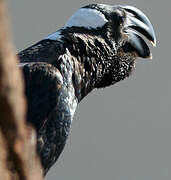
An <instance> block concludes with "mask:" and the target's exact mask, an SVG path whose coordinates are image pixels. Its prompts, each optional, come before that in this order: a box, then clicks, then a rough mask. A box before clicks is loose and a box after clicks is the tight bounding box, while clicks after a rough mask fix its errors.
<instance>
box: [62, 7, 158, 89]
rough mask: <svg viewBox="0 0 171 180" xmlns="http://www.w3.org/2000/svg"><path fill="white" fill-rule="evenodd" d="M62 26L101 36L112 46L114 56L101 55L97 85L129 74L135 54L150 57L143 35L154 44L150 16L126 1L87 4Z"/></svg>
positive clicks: (99, 85)
mask: <svg viewBox="0 0 171 180" xmlns="http://www.w3.org/2000/svg"><path fill="white" fill-rule="evenodd" d="M64 28H65V29H72V30H73V29H75V30H73V31H77V32H78V31H79V33H83V34H85V33H90V34H92V35H95V36H96V37H100V38H101V39H103V40H104V42H106V43H107V44H108V45H109V46H110V49H112V52H113V56H112V57H109V58H108V57H105V58H104V64H105V65H103V67H105V68H104V69H105V70H104V71H105V73H104V74H103V77H101V80H100V82H99V83H98V85H97V87H105V86H108V85H111V84H114V83H115V82H118V81H120V80H122V79H124V78H125V77H127V76H129V75H130V73H131V71H132V69H133V67H134V62H135V59H136V58H137V57H141V58H150V59H151V58H152V54H151V52H150V49H149V47H148V45H147V43H146V42H145V41H144V37H146V38H147V39H148V40H149V41H150V42H151V43H152V45H153V46H155V45H156V36H155V32H154V29H153V26H152V24H151V22H150V21H149V19H148V18H147V17H146V15H145V14H144V13H143V12H141V11H140V10H139V9H137V8H135V7H132V6H127V5H118V6H112V5H105V4H91V5H87V6H85V7H83V8H81V9H79V10H77V11H76V12H75V13H74V14H73V15H72V16H71V17H70V18H69V20H68V21H67V23H66V24H65V27H64Z"/></svg>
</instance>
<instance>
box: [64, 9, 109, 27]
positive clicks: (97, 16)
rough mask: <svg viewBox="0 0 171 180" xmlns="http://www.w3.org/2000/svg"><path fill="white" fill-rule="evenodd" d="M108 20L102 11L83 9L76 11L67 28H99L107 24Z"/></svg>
mask: <svg viewBox="0 0 171 180" xmlns="http://www.w3.org/2000/svg"><path fill="white" fill-rule="evenodd" d="M106 22H107V19H106V18H105V16H104V15H103V13H101V12H100V11H98V10H96V9H88V8H81V9H79V10H78V11H76V12H75V13H74V14H73V15H72V16H71V17H70V18H69V20H68V21H67V23H66V25H65V28H66V27H72V26H76V27H85V28H89V29H91V28H97V27H102V26H103V25H104V24H106Z"/></svg>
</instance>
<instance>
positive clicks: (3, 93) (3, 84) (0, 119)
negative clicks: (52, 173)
mask: <svg viewBox="0 0 171 180" xmlns="http://www.w3.org/2000/svg"><path fill="white" fill-rule="evenodd" d="M17 64H18V60H17V57H16V54H15V52H14V50H13V48H12V45H11V43H10V40H9V34H8V19H7V10H6V2H5V0H0V176H1V178H0V179H3V180H12V179H16V180H18V179H20V180H41V179H43V178H42V177H43V176H42V174H43V173H42V169H41V166H40V162H39V158H38V157H37V153H36V135H35V132H34V130H33V128H32V127H31V126H30V125H28V124H26V122H25V117H26V100H25V97H24V87H23V78H22V73H21V71H20V70H19V68H18V66H17Z"/></svg>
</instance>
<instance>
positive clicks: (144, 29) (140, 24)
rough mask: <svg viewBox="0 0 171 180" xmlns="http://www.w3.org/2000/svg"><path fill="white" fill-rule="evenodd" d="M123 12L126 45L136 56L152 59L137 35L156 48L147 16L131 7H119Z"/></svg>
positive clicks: (154, 36)
mask: <svg viewBox="0 0 171 180" xmlns="http://www.w3.org/2000/svg"><path fill="white" fill-rule="evenodd" d="M120 7H121V8H122V9H124V10H125V13H126V22H125V25H124V32H125V33H126V34H127V36H128V40H127V43H128V44H129V45H131V46H132V48H133V49H134V50H135V51H136V53H137V54H138V56H140V57H142V58H150V59H152V54H151V53H150V49H149V47H148V45H147V44H146V42H145V41H144V40H143V39H142V37H141V36H140V35H139V34H142V35H144V36H145V37H146V38H147V39H148V40H149V41H150V42H151V43H152V45H153V46H156V35H155V32H154V29H153V26H152V24H151V22H150V20H149V19H148V18H147V16H146V15H145V14H144V13H143V12H141V11H140V10H139V9H137V8H135V7H132V6H120Z"/></svg>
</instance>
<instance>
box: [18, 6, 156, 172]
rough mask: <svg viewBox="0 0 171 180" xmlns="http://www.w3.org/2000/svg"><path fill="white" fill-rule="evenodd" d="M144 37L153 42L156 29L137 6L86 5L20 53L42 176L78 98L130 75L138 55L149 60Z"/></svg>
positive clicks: (62, 139) (59, 147)
mask: <svg viewBox="0 0 171 180" xmlns="http://www.w3.org/2000/svg"><path fill="white" fill-rule="evenodd" d="M144 38H146V40H148V41H150V42H151V44H152V45H153V46H156V35H155V31H154V28H153V26H152V24H151V22H150V20H149V19H148V18H147V16H146V15H145V14H144V13H143V12H142V11H141V10H139V9H137V8H136V7H133V6H129V5H108V4H88V5H86V6H84V7H81V8H80V9H78V10H77V11H76V12H75V13H74V14H73V15H72V16H71V17H70V18H69V19H68V21H67V22H66V24H65V25H64V26H63V27H62V28H61V29H59V30H57V31H56V32H54V33H52V34H50V35H48V36H46V37H45V38H43V39H42V40H40V41H39V42H37V43H35V44H34V45H32V46H30V47H28V48H26V49H24V50H22V51H21V52H19V53H18V57H19V61H20V64H19V66H20V68H21V69H22V72H23V76H24V82H25V95H26V98H27V102H28V110H27V122H28V123H30V124H31V125H32V126H33V127H34V128H35V130H36V134H37V152H38V154H39V156H40V161H41V164H42V167H43V170H44V174H45V175H46V173H47V172H48V171H49V169H50V168H51V167H52V165H53V164H55V162H56V161H57V159H58V158H59V156H60V154H61V152H62V151H63V149H64V146H65V144H66V141H67V139H68V135H69V131H70V127H71V123H72V120H73V117H74V113H75V111H76V108H77V106H78V104H79V103H80V102H81V100H82V99H83V98H84V97H85V96H87V95H88V94H89V93H90V92H91V91H92V90H93V89H99V88H105V87H107V86H110V85H113V84H115V83H117V82H119V81H121V80H123V79H125V78H127V77H129V76H130V75H131V74H132V72H133V70H134V69H135V63H136V59H137V58H149V59H151V58H152V54H151V52H150V48H149V46H148V45H147V42H146V41H145V40H144Z"/></svg>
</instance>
